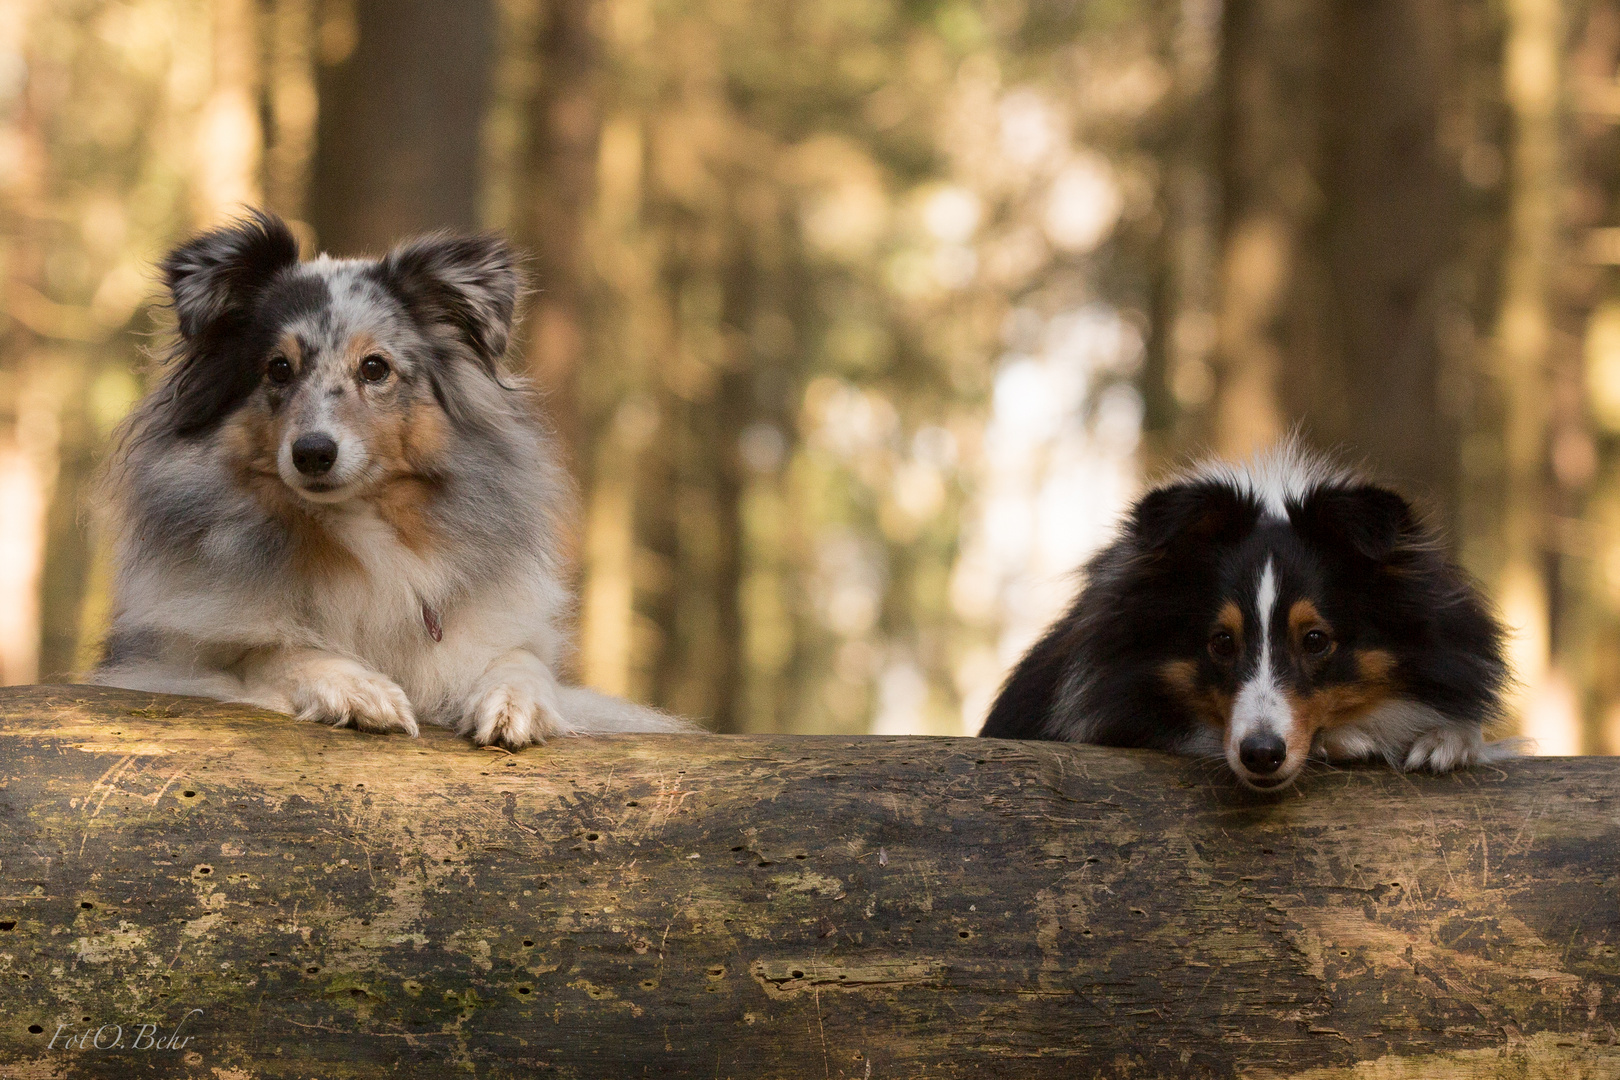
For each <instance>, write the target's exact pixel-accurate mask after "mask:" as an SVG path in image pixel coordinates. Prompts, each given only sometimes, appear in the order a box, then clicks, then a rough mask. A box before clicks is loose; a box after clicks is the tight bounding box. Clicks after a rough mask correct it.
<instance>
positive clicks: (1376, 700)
mask: <svg viewBox="0 0 1620 1080" xmlns="http://www.w3.org/2000/svg"><path fill="white" fill-rule="evenodd" d="M1386 655H1387V654H1386ZM1393 692H1394V685H1393V683H1391V682H1390V680H1388V679H1387V678H1382V677H1379V678H1372V679H1369V678H1367V677H1366V674H1365V671H1364V672H1363V676H1362V678H1360V679H1358V680H1356V681H1355V682H1348V683H1339V684H1337V685H1335V686H1325V687H1323V688H1322V689H1320V690H1314V691H1311V692H1310V693H1303V694H1302V693H1296V692H1293V691H1290V692H1289V693H1288V704H1289V707H1290V708H1291V709H1292V710H1293V713H1294V727H1295V730H1296V731H1297V732H1298V733H1300V734H1301V735H1302V736H1303V737H1304V738H1305V739H1306V740H1310V739H1312V738H1314V737H1315V736H1316V733H1317V732H1318V731H1321V730H1323V729H1325V728H1335V727H1339V726H1341V725H1343V724H1347V723H1350V722H1351V721H1353V720H1357V719H1359V718H1361V717H1363V716H1365V715H1367V714H1368V713H1369V712H1371V711H1372V710H1373V709H1376V708H1377V707H1378V706H1379V705H1382V704H1383V703H1384V702H1385V701H1388V700H1389V697H1390V695H1391V694H1392V693H1393Z"/></svg>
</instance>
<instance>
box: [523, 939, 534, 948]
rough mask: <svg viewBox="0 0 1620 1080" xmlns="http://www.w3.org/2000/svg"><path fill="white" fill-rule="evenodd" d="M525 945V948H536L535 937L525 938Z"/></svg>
mask: <svg viewBox="0 0 1620 1080" xmlns="http://www.w3.org/2000/svg"><path fill="white" fill-rule="evenodd" d="M523 947H524V948H525V949H532V948H534V939H533V938H524V939H523Z"/></svg>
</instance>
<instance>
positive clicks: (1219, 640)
mask: <svg viewBox="0 0 1620 1080" xmlns="http://www.w3.org/2000/svg"><path fill="white" fill-rule="evenodd" d="M1209 655H1210V656H1213V657H1214V658H1215V659H1216V660H1218V661H1220V662H1221V663H1223V664H1224V663H1227V662H1228V661H1230V660H1231V659H1232V658H1233V657H1234V656H1236V655H1237V639H1236V638H1234V637H1233V636H1232V632H1231V631H1230V630H1217V631H1215V632H1214V633H1213V634H1211V635H1209Z"/></svg>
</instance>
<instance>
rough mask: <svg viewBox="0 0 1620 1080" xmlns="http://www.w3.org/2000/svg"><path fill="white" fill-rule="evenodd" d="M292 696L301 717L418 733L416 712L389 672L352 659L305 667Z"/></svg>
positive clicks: (342, 724)
mask: <svg viewBox="0 0 1620 1080" xmlns="http://www.w3.org/2000/svg"><path fill="white" fill-rule="evenodd" d="M290 696H291V698H292V705H293V710H294V712H295V713H296V714H297V716H298V719H300V720H315V721H317V722H319V723H322V724H331V725H332V726H333V727H353V728H358V729H360V730H361V731H375V732H389V731H403V732H404V733H405V734H407V735H411V736H414V735H416V733H417V729H416V714H415V713H414V711H413V710H412V709H411V702H410V699H409V698H407V697H406V696H405V691H403V690H401V689H400V688H399V686H398V684H396V683H395V682H394V680H392V679H390V678H388V677H387V676H386V675H379V674H378V673H377V672H375V671H368V670H367V669H366V668H363V667H361V666H360V665H359V664H356V663H354V662H352V661H349V660H328V661H324V662H322V663H321V664H320V665H319V666H318V667H315V668H314V669H312V670H310V669H306V670H305V671H304V672H302V673H301V677H300V678H299V679H298V681H297V685H295V686H294V687H293V688H292V692H291V695H290Z"/></svg>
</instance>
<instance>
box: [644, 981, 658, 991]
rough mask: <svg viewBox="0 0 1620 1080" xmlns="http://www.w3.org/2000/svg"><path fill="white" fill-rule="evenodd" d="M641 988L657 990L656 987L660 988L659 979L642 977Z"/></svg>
mask: <svg viewBox="0 0 1620 1080" xmlns="http://www.w3.org/2000/svg"><path fill="white" fill-rule="evenodd" d="M641 988H642V989H643V990H656V989H658V980H657V979H642V980H641Z"/></svg>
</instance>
